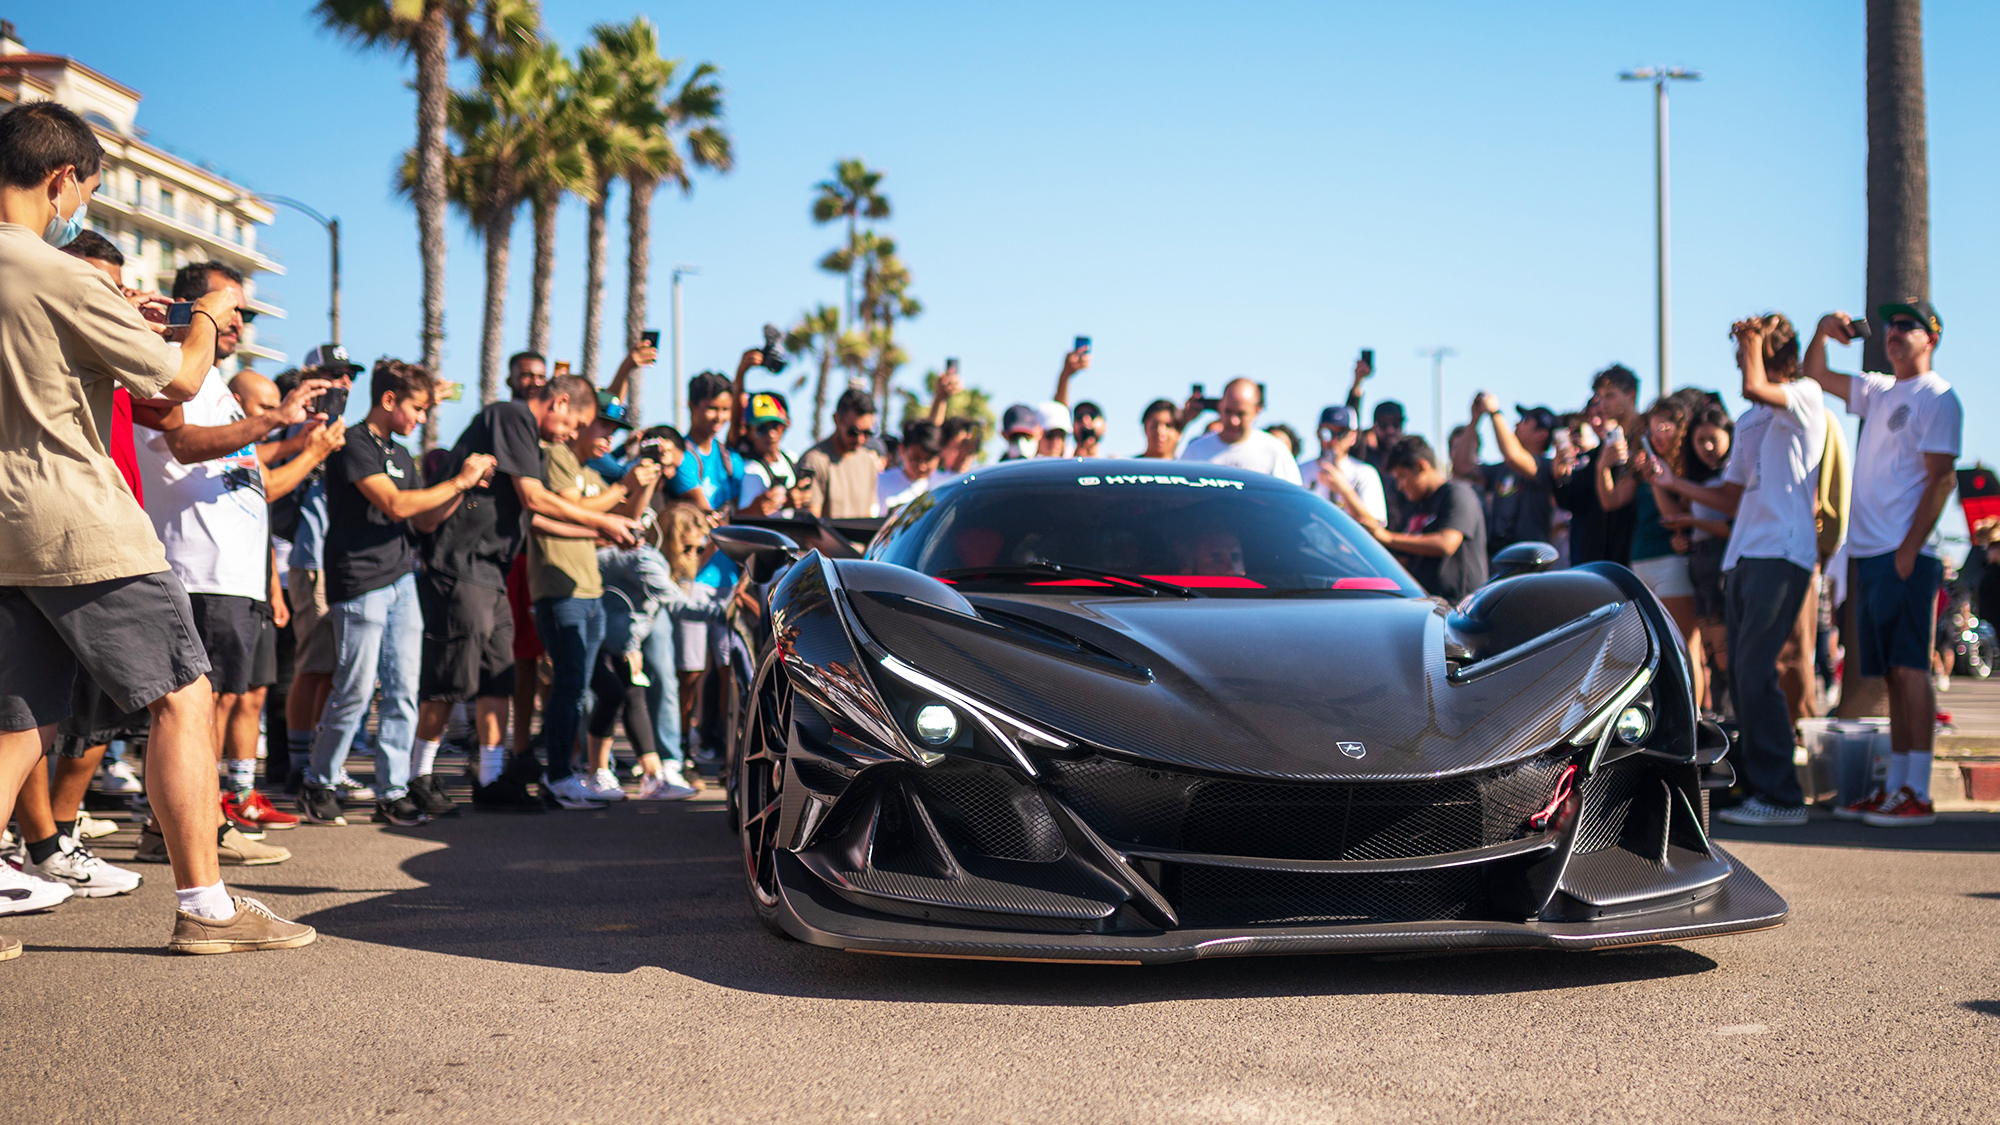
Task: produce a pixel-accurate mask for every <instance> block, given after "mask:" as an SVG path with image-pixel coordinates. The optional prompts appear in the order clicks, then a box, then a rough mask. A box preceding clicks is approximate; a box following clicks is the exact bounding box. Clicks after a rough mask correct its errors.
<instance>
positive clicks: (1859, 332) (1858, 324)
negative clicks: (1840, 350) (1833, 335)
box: [1847, 318, 1875, 340]
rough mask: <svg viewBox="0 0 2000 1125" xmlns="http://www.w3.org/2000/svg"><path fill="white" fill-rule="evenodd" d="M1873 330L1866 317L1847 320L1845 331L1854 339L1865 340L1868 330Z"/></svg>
mask: <svg viewBox="0 0 2000 1125" xmlns="http://www.w3.org/2000/svg"><path fill="white" fill-rule="evenodd" d="M1874 330H1875V329H1874V327H1873V326H1872V325H1870V324H1869V323H1868V321H1867V319H1866V318H1862V319H1860V320H1850V321H1848V322H1847V331H1848V334H1849V337H1850V338H1852V339H1855V340H1866V339H1867V338H1868V334H1869V333H1870V332H1873V331H1874Z"/></svg>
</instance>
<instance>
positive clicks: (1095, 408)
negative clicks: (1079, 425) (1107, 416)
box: [1069, 401, 1104, 422]
mask: <svg viewBox="0 0 2000 1125" xmlns="http://www.w3.org/2000/svg"><path fill="white" fill-rule="evenodd" d="M1069 416H1070V417H1071V418H1073V419H1075V420H1076V421H1079V422H1081V421H1083V420H1084V419H1085V418H1102V417H1104V408H1103V407H1101V406H1099V405H1097V404H1096V403H1094V402H1087V401H1086V402H1079V403H1077V404H1076V409H1075V410H1072V411H1070V412H1069Z"/></svg>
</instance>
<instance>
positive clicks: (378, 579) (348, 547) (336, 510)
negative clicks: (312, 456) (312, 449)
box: [320, 425, 423, 602]
mask: <svg viewBox="0 0 2000 1125" xmlns="http://www.w3.org/2000/svg"><path fill="white" fill-rule="evenodd" d="M377 474H385V475H387V476H388V478H389V479H390V480H391V481H393V482H395V485H396V487H397V488H398V489H409V488H422V487H423V481H421V480H419V479H417V463H416V461H415V460H414V459H413V458H412V457H411V456H410V454H409V451H408V450H406V449H404V448H403V447H402V446H401V445H399V444H397V443H396V441H395V440H394V439H392V438H379V437H376V436H375V431H373V430H371V429H369V428H368V427H367V426H365V425H362V426H356V427H355V428H353V429H351V430H349V431H347V444H346V445H344V446H342V447H341V448H340V449H338V450H336V451H335V452H334V454H333V456H331V457H329V458H327V460H326V545H325V546H324V547H323V548H322V550H321V555H320V567H321V569H322V570H323V571H324V572H325V573H326V600H327V601H329V602H344V601H348V600H350V599H353V598H358V597H360V596H361V595H363V594H365V593H368V592H369V591H370V590H379V589H381V588H382V587H384V586H388V585H391V584H393V583H394V582H395V581H396V580H397V579H399V578H401V577H402V576H403V575H405V574H408V573H410V571H411V570H412V569H414V568H415V565H416V557H415V554H414V549H415V547H416V542H417V539H416V533H415V532H414V531H412V530H411V528H410V521H408V520H392V519H390V518H389V516H388V514H387V513H385V512H383V511H382V509H380V508H377V507H376V506H375V505H373V504H371V503H369V502H368V498H367V497H366V496H363V495H362V494H361V490H360V489H359V488H356V487H355V482H356V481H361V480H366V479H367V478H369V477H372V476H375V475H377Z"/></svg>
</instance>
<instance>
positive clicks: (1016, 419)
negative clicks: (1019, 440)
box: [1000, 402, 1042, 437]
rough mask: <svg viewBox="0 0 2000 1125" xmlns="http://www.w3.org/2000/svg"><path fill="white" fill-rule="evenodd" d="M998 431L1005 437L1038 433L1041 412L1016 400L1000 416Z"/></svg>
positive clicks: (1040, 425)
mask: <svg viewBox="0 0 2000 1125" xmlns="http://www.w3.org/2000/svg"><path fill="white" fill-rule="evenodd" d="M1000 432H1001V434H1003V435H1004V436H1006V437H1013V436H1014V435H1015V434H1039V433H1041V432H1042V415H1041V412H1040V411H1038V410H1036V409H1035V408H1034V407H1032V406H1029V405H1028V404H1027V403H1025V402H1017V403H1015V404H1014V405H1012V406H1010V407H1008V408H1007V412H1006V413H1005V414H1002V415H1001V416H1000Z"/></svg>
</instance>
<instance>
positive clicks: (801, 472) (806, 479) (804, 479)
mask: <svg viewBox="0 0 2000 1125" xmlns="http://www.w3.org/2000/svg"><path fill="white" fill-rule="evenodd" d="M812 482H813V471H812V470H811V469H808V468H804V467H803V466H801V467H800V468H798V469H797V470H795V471H793V473H792V486H793V487H794V488H811V487H812Z"/></svg>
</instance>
